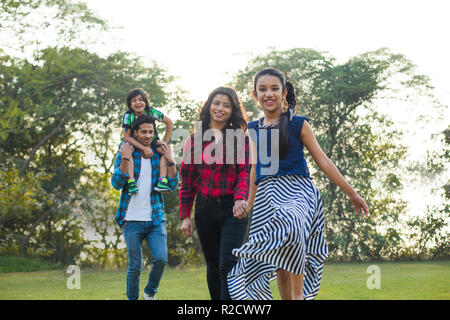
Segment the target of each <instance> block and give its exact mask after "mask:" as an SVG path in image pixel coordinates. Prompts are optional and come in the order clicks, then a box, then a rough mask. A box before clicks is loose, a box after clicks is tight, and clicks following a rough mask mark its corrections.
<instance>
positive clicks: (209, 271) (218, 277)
mask: <svg viewBox="0 0 450 320" xmlns="http://www.w3.org/2000/svg"><path fill="white" fill-rule="evenodd" d="M233 198H234V197H233V196H225V197H219V198H203V197H201V196H197V199H196V200H195V218H194V219H195V226H196V228H197V233H198V236H199V238H200V243H201V246H202V250H203V254H204V256H205V260H206V279H207V282H208V289H209V294H210V296H211V299H212V300H230V299H231V298H230V294H229V292H228V285H227V275H228V273H229V272H230V271H231V269H233V267H234V265H235V264H236V262H237V258H236V257H235V256H234V255H233V254H232V252H231V251H232V250H233V249H236V248H239V247H240V246H241V245H242V243H243V242H244V237H245V235H246V231H247V218H245V219H238V218H235V217H234V216H233V205H234V199H233Z"/></svg>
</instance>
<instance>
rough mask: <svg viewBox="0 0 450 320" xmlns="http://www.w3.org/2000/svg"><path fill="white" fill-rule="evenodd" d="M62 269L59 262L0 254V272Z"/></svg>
mask: <svg viewBox="0 0 450 320" xmlns="http://www.w3.org/2000/svg"><path fill="white" fill-rule="evenodd" d="M55 269H57V270H58V269H60V270H62V269H63V266H62V265H61V264H57V263H52V262H48V261H43V260H38V259H28V258H21V257H10V256H0V273H7V272H33V271H42V270H55Z"/></svg>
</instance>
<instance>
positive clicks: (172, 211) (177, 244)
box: [164, 192, 204, 267]
mask: <svg viewBox="0 0 450 320" xmlns="http://www.w3.org/2000/svg"><path fill="white" fill-rule="evenodd" d="M164 205H165V207H166V221H167V235H168V236H167V247H168V250H169V259H168V265H170V266H184V267H185V266H189V265H197V264H199V263H202V262H203V261H204V259H203V254H202V250H201V246H200V240H199V239H198V236H197V234H196V232H194V234H193V236H192V237H185V236H183V235H182V233H181V230H180V227H181V222H180V218H179V209H178V207H179V197H178V192H172V193H169V194H164Z"/></svg>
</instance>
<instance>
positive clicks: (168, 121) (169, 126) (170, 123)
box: [162, 115, 173, 143]
mask: <svg viewBox="0 0 450 320" xmlns="http://www.w3.org/2000/svg"><path fill="white" fill-rule="evenodd" d="M162 122H163V123H164V124H165V125H166V134H165V135H164V138H163V140H164V141H165V142H166V143H169V140H170V137H171V136H172V131H173V121H172V119H170V118H169V117H168V116H166V115H164V118H163V119H162Z"/></svg>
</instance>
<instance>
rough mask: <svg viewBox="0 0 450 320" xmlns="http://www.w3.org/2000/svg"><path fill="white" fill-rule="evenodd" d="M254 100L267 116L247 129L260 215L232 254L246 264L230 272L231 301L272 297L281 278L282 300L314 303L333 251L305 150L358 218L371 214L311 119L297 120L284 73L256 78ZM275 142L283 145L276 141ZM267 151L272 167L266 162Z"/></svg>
mask: <svg viewBox="0 0 450 320" xmlns="http://www.w3.org/2000/svg"><path fill="white" fill-rule="evenodd" d="M253 97H254V99H255V100H256V101H257V102H258V104H259V105H260V106H261V108H262V110H263V112H264V117H263V118H261V119H260V120H259V121H252V122H250V123H249V124H248V130H249V132H250V136H251V137H252V143H253V144H254V147H253V148H252V153H253V155H255V154H256V155H257V157H256V158H257V159H256V160H257V161H254V162H253V163H255V164H253V165H252V169H251V172H250V192H249V199H248V201H247V211H250V208H251V207H252V206H253V205H254V209H253V216H252V222H251V227H250V233H249V239H248V241H247V242H246V243H245V244H243V245H242V246H241V247H240V248H238V249H235V250H233V254H234V255H236V256H237V257H239V258H240V260H239V261H238V263H237V264H236V266H235V267H234V268H233V269H232V270H231V272H230V273H229V274H228V287H229V292H230V295H231V298H232V299H257V300H268V299H272V293H271V290H270V287H269V282H270V281H271V280H273V279H274V278H275V277H276V278H277V282H278V290H279V292H280V296H281V298H282V299H283V300H302V299H313V298H314V297H315V296H316V295H317V293H318V291H319V286H320V280H321V278H322V269H323V263H324V261H325V259H326V258H327V256H328V247H327V244H326V242H325V237H324V215H323V207H322V200H321V197H320V193H319V191H318V190H317V188H316V187H315V185H314V184H313V183H312V180H311V177H310V175H309V170H308V167H307V164H306V161H305V158H304V153H303V146H306V148H307V149H308V151H309V152H310V154H311V156H312V157H313V159H314V161H315V162H316V163H317V165H318V167H319V168H320V169H321V170H322V171H323V172H325V174H327V175H328V177H329V178H330V179H331V180H332V181H333V182H335V183H336V184H337V185H338V186H339V187H340V188H341V189H342V190H343V191H344V192H345V193H346V194H347V196H348V197H349V199H350V200H351V201H352V203H353V206H354V207H355V212H356V213H360V214H361V215H364V216H367V215H368V210H369V209H368V206H367V204H366V202H365V201H364V199H362V198H361V197H360V196H359V195H358V193H357V192H356V191H355V190H354V189H353V188H352V187H351V186H350V185H349V184H348V183H347V181H346V180H345V179H344V177H343V176H342V175H341V173H340V172H339V170H338V169H337V168H336V166H335V165H334V164H333V162H331V160H330V159H329V158H328V157H327V156H326V155H325V153H324V152H323V151H322V149H321V148H320V146H319V144H318V143H317V140H316V138H315V136H314V133H313V132H312V129H311V126H310V125H309V124H308V119H307V118H306V117H300V116H295V115H294V108H295V105H296V99H295V90H294V87H293V85H292V84H291V83H290V82H289V81H287V80H286V78H285V76H284V74H283V73H282V72H280V71H279V70H276V69H264V70H261V71H260V72H258V73H257V74H256V76H255V79H254V87H253ZM283 109H284V110H283ZM252 130H253V133H254V134H253V136H252ZM277 133H279V135H277ZM272 136H273V138H274V140H276V139H277V136H278V137H279V141H276V142H277V143H273V141H271V137H272ZM263 137H264V138H263ZM271 142H272V143H271ZM271 146H274V149H272V148H271ZM276 146H277V147H279V149H278V150H279V157H277V152H276V151H277V150H276V149H275V147H276ZM253 151H255V152H253ZM266 153H267V156H269V157H271V163H269V164H266V163H265V162H266V161H261V157H260V156H266ZM274 165H275V166H276V167H275V169H277V170H273V166H274ZM271 166H272V167H271ZM271 171H272V172H271Z"/></svg>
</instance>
